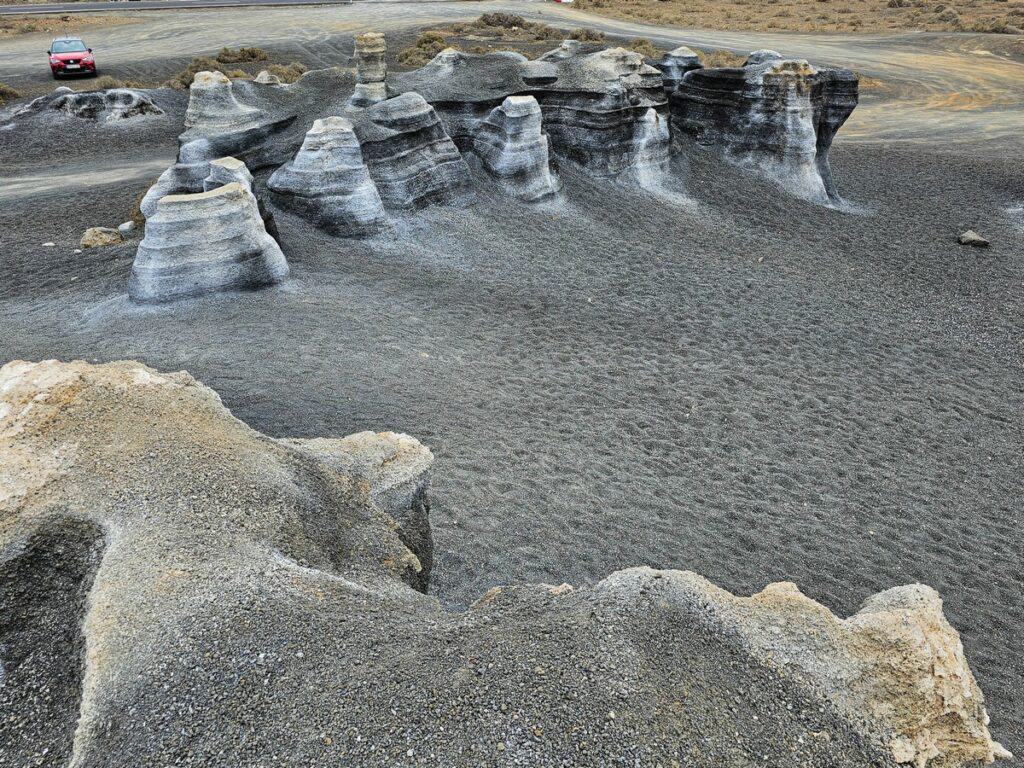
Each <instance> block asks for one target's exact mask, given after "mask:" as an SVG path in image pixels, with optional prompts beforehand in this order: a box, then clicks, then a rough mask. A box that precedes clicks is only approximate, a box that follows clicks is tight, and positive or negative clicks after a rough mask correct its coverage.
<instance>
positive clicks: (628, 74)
mask: <svg viewBox="0 0 1024 768" xmlns="http://www.w3.org/2000/svg"><path fill="white" fill-rule="evenodd" d="M392 87H393V88H394V89H395V90H398V91H416V92H417V93H420V94H422V95H423V97H424V98H425V99H426V100H427V101H428V102H430V103H431V104H433V105H434V106H435V108H436V109H437V110H438V113H439V114H440V115H441V117H442V120H443V121H444V123H445V126H446V128H447V129H448V132H449V133H450V134H451V135H452V137H453V138H454V139H455V141H456V143H457V144H459V146H460V147H463V146H464V145H466V144H469V143H471V141H472V134H473V132H474V131H475V130H476V129H477V127H478V126H479V125H480V123H481V122H482V121H483V120H484V119H486V118H487V117H488V115H490V113H491V111H492V110H493V109H495V108H496V107H498V106H500V105H501V103H502V102H503V101H504V100H505V98H506V97H508V96H533V97H534V98H535V99H536V100H537V102H538V103H539V104H540V107H541V111H542V113H543V126H544V130H545V131H546V133H547V135H548V136H549V137H550V139H551V145H552V148H553V149H554V151H555V153H556V154H558V155H561V156H564V157H567V158H569V159H571V160H573V161H574V162H576V163H578V164H580V165H581V166H583V167H584V168H585V169H586V170H587V171H589V172H590V173H592V174H594V175H597V176H603V177H615V176H619V175H622V174H624V173H629V172H634V173H641V174H644V173H650V172H651V171H653V170H657V169H661V168H662V167H663V166H664V165H665V163H666V162H667V159H668V148H669V126H668V121H667V115H668V112H667V104H666V99H665V92H664V87H663V84H662V77H661V73H660V72H659V71H658V70H657V69H655V68H654V67H651V66H648V65H647V64H645V63H644V60H643V57H642V56H641V55H640V54H638V53H634V52H632V51H627V50H624V49H622V48H611V49H607V50H602V51H598V52H596V53H590V54H583V53H580V52H579V48H578V46H576V45H563V46H562V47H560V48H559V49H557V50H555V51H552V52H550V53H549V54H546V55H545V56H542V57H541V58H539V59H538V60H536V61H528V60H527V59H526V58H525V57H523V56H521V55H519V54H515V53H505V52H499V53H490V54H483V55H473V54H466V53H461V52H459V51H455V50H450V49H449V50H446V51H442V52H441V53H439V54H438V55H437V56H436V57H435V58H434V59H433V60H432V61H431V62H430V63H429V64H427V65H426V66H424V67H422V68H421V69H418V70H416V71H414V72H407V73H403V74H401V75H396V76H394V77H393V78H392Z"/></svg>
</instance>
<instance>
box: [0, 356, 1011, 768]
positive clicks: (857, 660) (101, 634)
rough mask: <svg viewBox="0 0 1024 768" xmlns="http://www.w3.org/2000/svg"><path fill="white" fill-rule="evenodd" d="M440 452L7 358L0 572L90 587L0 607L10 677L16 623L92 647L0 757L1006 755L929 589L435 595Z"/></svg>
mask: <svg viewBox="0 0 1024 768" xmlns="http://www.w3.org/2000/svg"><path fill="white" fill-rule="evenodd" d="M431 460H432V456H431V454H430V452H429V450H428V449H426V448H425V447H424V446H422V445H420V444H419V443H418V442H417V441H415V440H414V439H413V438H410V437H408V436H403V435H394V434H391V433H380V434H373V433H370V434H366V433H362V434H360V435H357V436H353V437H350V438H346V439H343V440H326V439H314V440H307V439H289V440H276V439H272V438H269V437H267V436H265V435H261V434H260V433H258V432H256V431H254V430H252V429H251V428H249V427H247V426H246V425H245V424H243V423H242V422H240V421H238V420H237V419H235V418H234V417H233V416H232V415H231V414H230V412H229V411H228V410H227V409H226V408H225V407H224V406H223V404H222V403H221V401H220V399H219V397H218V396H217V395H216V393H215V392H213V391H212V390H210V389H209V388H207V387H204V386H203V385H201V384H199V383H198V382H196V381H195V380H194V379H192V377H190V376H189V375H188V374H186V373H182V372H179V373H160V372H157V371H154V370H152V369H150V368H147V367H145V366H143V365H141V364H139V363H134V362H120V363H110V364H106V365H90V364H87V363H82V362H76V363H59V362H55V361H47V362H43V363H25V362H14V363H10V364H8V365H7V366H5V367H4V368H3V369H2V370H0V467H2V468H3V471H2V474H0V553H2V554H0V568H2V569H3V570H4V573H5V574H13V577H12V579H13V581H10V582H9V583H11V584H16V585H17V584H22V585H24V584H26V583H28V582H25V579H26V578H31V579H34V580H35V581H34V582H33V583H52V584H54V585H56V586H55V589H54V594H58V595H60V594H70V595H75V594H78V595H82V594H84V592H86V591H87V596H86V597H84V598H81V599H78V598H74V597H71V598H67V599H62V601H57V602H56V603H55V604H56V605H65V606H67V607H68V610H62V611H61V612H60V613H61V615H63V616H64V618H66V619H68V621H64V622H63V624H64V625H70V627H71V628H72V629H77V631H78V632H80V637H81V639H80V640H75V637H77V633H76V632H75V631H69V632H63V633H54V634H52V635H51V634H49V633H47V632H44V631H40V630H41V628H44V625H43V624H41V623H40V622H41V621H43V619H46V617H50V618H49V619H46V620H48V621H52V617H53V616H54V611H52V610H49V609H46V608H43V609H40V610H39V611H28V610H26V611H24V612H22V618H21V619H20V622H19V621H15V622H13V623H12V622H9V621H8V622H6V623H2V624H0V628H2V630H3V632H4V636H3V637H2V638H0V648H2V650H0V653H2V656H0V660H2V662H3V664H4V667H3V669H4V670H5V679H14V677H12V673H14V676H16V674H17V672H18V669H16V666H17V665H18V663H19V662H18V659H16V658H14V657H12V655H11V651H10V649H11V648H12V647H14V648H18V647H21V646H19V645H18V644H17V643H12V638H13V639H18V638H22V639H24V638H37V639H36V640H33V641H32V642H33V644H34V647H35V648H36V651H37V653H38V655H39V656H40V657H46V658H50V657H52V658H64V659H69V658H70V659H74V658H75V657H76V653H77V652H76V651H75V648H76V647H77V646H76V645H75V643H79V645H81V647H82V648H84V651H83V654H82V657H81V674H80V675H70V676H68V677H67V679H66V680H65V681H55V680H54V678H52V676H51V677H50V678H46V680H44V682H43V683H41V684H40V685H46V686H47V687H48V688H52V689H53V690H51V691H50V692H51V693H53V694H56V698H57V699H59V702H62V703H61V704H60V705H58V706H49V707H48V708H47V707H44V706H43V704H44V703H47V700H46V698H45V696H42V695H40V696H36V695H34V691H35V690H36V689H34V688H33V689H26V690H25V691H22V693H23V694H24V695H22V696H21V699H20V700H21V701H22V702H23V704H22V706H23V707H28V708H29V709H32V708H35V709H32V714H33V716H34V718H35V719H34V720H33V722H35V723H36V725H39V724H44V725H46V726H47V727H48V729H49V730H50V731H51V732H52V733H54V734H56V736H55V737H54V738H55V739H56V741H54V743H53V744H52V745H49V746H46V747H40V745H41V742H40V741H39V740H37V739H26V738H20V739H19V738H14V737H15V736H16V735H17V734H16V733H15V732H14V731H13V730H12V729H13V728H17V727H22V726H23V725H24V722H26V720H25V719H24V718H23V719H22V720H20V721H16V720H15V719H13V718H10V717H4V718H0V744H3V745H4V747H3V748H4V749H6V750H8V752H11V751H12V750H13V754H9V755H5V758H7V757H9V758H10V760H11V761H12V762H14V763H15V764H21V763H27V762H29V763H35V764H42V765H66V764H68V761H67V755H68V754H70V755H71V763H70V764H71V765H74V766H101V765H103V766H113V765H124V766H129V765H130V766H141V765H169V764H176V765H185V764H189V763H193V764H202V765H232V766H238V765H264V764H266V762H267V760H268V759H271V758H273V759H274V760H276V761H277V763H279V764H284V765H309V764H311V763H313V764H315V763H326V762H330V761H333V762H340V763H342V764H345V765H416V764H426V765H469V764H471V765H484V764H492V765H493V764H497V765H515V764H529V765H563V764H567V763H568V764H572V765H608V764H614V763H616V762H618V761H623V760H624V761H627V762H629V763H632V764H635V763H637V762H639V764H641V765H648V764H650V765H655V764H663V765H673V764H677V763H678V764H680V765H681V764H687V765H707V766H711V765H715V766H722V765H728V766H740V765H750V764H752V763H754V762H757V763H765V764H772V765H786V766H788V765H793V766H796V765H808V764H810V765H833V766H836V765H850V766H853V765H857V766H863V765H869V764H870V765H886V764H893V763H897V762H900V763H914V764H916V765H919V766H924V765H927V764H929V763H934V764H935V765H949V766H956V765H963V764H966V763H969V762H972V761H980V762H991V761H992V760H994V759H995V758H997V757H1001V756H1006V753H1005V750H1003V749H1002V748H1001V747H1000V746H999V745H998V744H996V743H994V742H993V741H992V740H991V737H990V735H989V733H988V729H987V727H986V726H987V720H988V718H987V714H986V712H985V708H984V699H983V697H982V694H981V691H980V690H979V689H978V687H977V684H976V682H975V681H974V678H973V676H972V675H971V673H970V670H969V668H968V665H967V661H966V659H965V657H964V653H963V648H962V646H961V644H960V641H959V637H958V636H957V634H956V632H955V630H954V629H953V628H952V627H951V626H950V625H949V623H948V622H947V621H946V620H945V618H944V616H943V614H942V606H941V600H940V599H939V596H938V595H937V594H936V593H935V592H934V591H933V590H930V589H929V588H927V587H924V586H921V585H910V586H904V587H896V588H894V589H891V590H887V591H885V592H883V593H880V594H879V595H876V596H875V597H872V598H871V599H869V600H868V601H867V602H866V603H865V605H864V606H863V608H862V609H861V610H860V611H859V612H858V613H857V614H855V615H854V616H852V617H850V618H848V619H845V620H844V619H840V618H838V617H836V616H835V615H833V614H832V613H831V612H830V611H828V610H827V609H826V608H825V607H823V606H821V605H819V604H817V603H815V602H813V601H811V600H810V599H808V598H806V597H804V596H803V595H802V594H800V593H799V591H798V590H797V589H796V587H795V586H793V585H789V584H777V585H771V586H769V587H768V588H766V589H765V590H764V591H763V592H761V593H759V594H757V595H754V596H753V597H750V598H744V597H736V596H733V595H731V594H729V593H727V592H725V591H723V590H721V589H718V588H717V587H715V586H713V585H712V584H710V583H709V582H707V581H706V580H704V579H702V578H701V577H699V576H697V575H695V574H692V573H689V572H683V571H654V570H651V569H647V568H635V569H630V570H626V571H620V572H617V573H614V574H612V575H611V576H609V577H608V578H606V579H604V580H602V581H601V582H599V583H598V584H597V585H595V586H593V587H591V588H580V589H574V588H572V587H570V586H568V585H561V586H557V587H555V586H549V585H531V586H520V587H505V588H495V589H493V590H491V591H490V592H488V593H487V594H486V595H484V596H483V597H482V598H481V599H480V600H478V601H477V603H476V604H474V605H473V606H472V607H471V608H470V609H469V610H468V611H465V612H461V613H448V612H445V611H444V610H442V608H441V607H440V606H439V605H438V604H437V602H436V601H435V600H434V599H433V598H431V597H429V596H428V595H426V594H423V592H421V591H419V590H420V589H422V588H423V587H424V586H425V579H426V574H425V573H424V571H425V562H424V561H425V560H426V559H427V558H428V556H429V554H430V549H429V547H430V542H429V526H428V523H427V518H426V515H427V513H428V511H429V503H428V493H429V477H428V474H427V473H428V472H429V466H430V462H431ZM424 534H426V536H424ZM54 536H56V537H58V538H59V537H61V536H66V537H67V543H66V546H65V549H66V551H67V552H68V556H67V558H66V562H67V563H69V564H71V567H70V568H69V570H68V573H67V575H66V577H64V578H59V579H58V578H54V579H47V578H45V576H46V573H47V569H48V568H52V567H54V566H53V565H48V563H52V562H53V560H54V559H53V558H48V557H47V556H46V553H47V552H49V551H52V550H53V548H54V545H53V541H52V539H53V537H54ZM26 553H27V554H26ZM33 553H42V554H38V555H37V554H33ZM26 558H27V559H26ZM25 563H28V564H30V565H31V567H21V566H20V565H19V564H22V565H23V564H25ZM40 574H42V575H40ZM417 588H418V589H417ZM76 590H78V591H77V592H76ZM4 594H6V593H4ZM18 602H19V604H20V602H22V601H18ZM44 602H45V601H44ZM39 617H43V619H40V618H39ZM68 638H70V639H68ZM51 646H52V647H51ZM45 677H46V676H45V675H43V677H41V678H39V677H38V676H37V678H38V679H43V678H45ZM30 685H36V684H32V683H30ZM68 686H70V690H68ZM37 687H38V685H37ZM51 698H52V697H51ZM69 702H70V704H68V703H69ZM72 705H73V706H72ZM76 707H77V708H76ZM18 723H21V724H22V726H19V725H18ZM61 734H64V736H61ZM42 749H46V752H42Z"/></svg>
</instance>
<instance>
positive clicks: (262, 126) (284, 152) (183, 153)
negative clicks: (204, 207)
mask: <svg viewBox="0 0 1024 768" xmlns="http://www.w3.org/2000/svg"><path fill="white" fill-rule="evenodd" d="M293 122H295V115H289V116H286V117H282V118H270V117H268V116H267V115H266V114H265V113H264V112H262V111H261V110H259V109H257V108H255V107H250V106H247V105H245V104H242V103H240V102H239V101H238V99H237V98H235V95H234V91H233V90H232V87H231V80H229V79H228V78H227V77H226V76H225V75H223V74H221V73H220V72H198V73H196V76H195V78H194V79H193V81H192V85H191V86H190V87H189V101H188V110H187V111H186V113H185V132H184V133H183V134H181V136H179V137H178V144H179V149H178V162H177V163H175V164H174V165H172V166H171V167H170V168H168V169H167V170H166V171H165V172H164V173H163V174H161V176H160V178H159V179H157V182H156V184H154V185H153V187H152V188H151V189H150V190H149V192H147V193H146V196H145V197H144V198H143V200H142V203H141V204H140V206H139V207H140V209H141V210H142V214H143V215H144V216H145V217H146V218H147V219H148V218H149V217H150V216H152V215H153V213H154V212H155V211H156V205H157V202H158V201H159V200H160V199H161V198H162V197H164V196H165V195H176V194H184V193H191V192H200V191H202V189H203V179H205V178H206V176H207V174H208V173H209V167H208V166H209V162H210V161H211V160H215V159H217V158H220V157H235V158H237V159H239V160H241V161H242V162H243V163H245V164H246V166H247V167H248V168H249V169H250V170H258V169H260V168H265V167H267V166H271V165H277V164H280V163H283V162H284V161H285V160H286V159H287V158H288V154H289V144H288V142H286V141H283V140H282V134H283V132H284V131H285V130H287V129H288V128H289V127H290V126H291V124H292V123H293Z"/></svg>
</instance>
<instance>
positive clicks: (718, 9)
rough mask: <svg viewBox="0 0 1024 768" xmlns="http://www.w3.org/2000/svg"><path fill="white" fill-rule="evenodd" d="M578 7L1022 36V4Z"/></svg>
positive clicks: (620, 13) (769, 0)
mask: <svg viewBox="0 0 1024 768" xmlns="http://www.w3.org/2000/svg"><path fill="white" fill-rule="evenodd" d="M574 7H575V8H578V9H579V10H583V11H590V12H593V13H599V14H603V15H606V16H613V17H615V18H620V19H628V20H631V21H643V22H647V23H652V24H664V25H669V26H681V27H697V28H702V29H724V30H757V31H768V30H790V31H796V32H884V31H905V30H926V31H931V32H988V33H1000V34H1008V35H1019V34H1024V31H1022V30H1024V13H1021V11H1022V10H1024V4H1022V3H1021V0H842V1H841V2H840V1H839V0H661V1H660V2H651V0H576V3H575V5H574Z"/></svg>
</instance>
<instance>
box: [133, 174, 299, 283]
mask: <svg viewBox="0 0 1024 768" xmlns="http://www.w3.org/2000/svg"><path fill="white" fill-rule="evenodd" d="M287 276H288V262H287V261H286V260H285V257H284V254H283V253H282V252H281V249H280V247H278V244H277V242H276V241H275V240H274V238H273V237H271V236H270V235H269V234H268V233H267V230H266V228H265V226H264V224H263V219H262V217H261V216H260V212H259V206H258V204H257V202H256V198H255V196H254V195H253V193H252V192H251V191H250V189H249V188H248V187H247V186H245V185H244V184H241V183H238V182H233V183H231V184H226V185H224V186H220V187H216V188H214V189H212V190H210V191H209V192H199V193H194V194H185V195H167V196H165V197H164V198H162V199H161V200H160V202H159V204H158V205H157V210H156V212H155V213H154V214H153V215H152V216H151V217H150V218H149V219H148V220H147V222H146V236H145V237H144V238H143V240H142V242H141V243H139V248H138V251H136V254H135V263H134V265H133V266H132V274H131V279H130V280H129V283H128V295H129V296H130V297H131V299H132V300H133V301H135V302H139V303H160V302H168V301H174V300H177V299H184V298H189V297H192V296H199V295H202V294H206V293H215V292H218V291H229V290H242V289H253V288H261V287H264V286H267V285H272V284H274V283H278V282H280V281H281V280H283V279H284V278H285V277H287Z"/></svg>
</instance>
